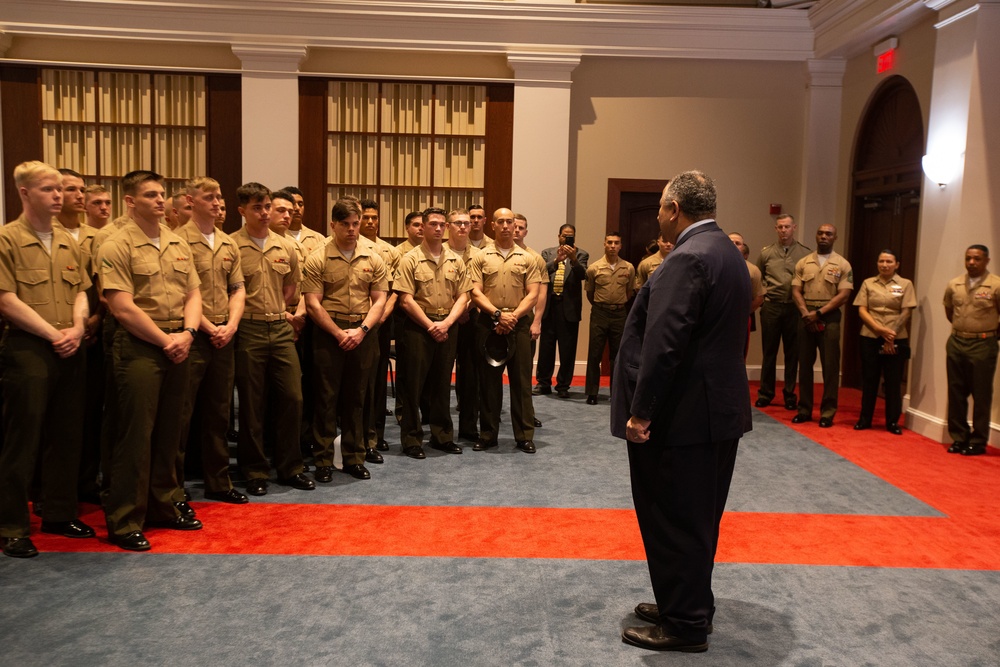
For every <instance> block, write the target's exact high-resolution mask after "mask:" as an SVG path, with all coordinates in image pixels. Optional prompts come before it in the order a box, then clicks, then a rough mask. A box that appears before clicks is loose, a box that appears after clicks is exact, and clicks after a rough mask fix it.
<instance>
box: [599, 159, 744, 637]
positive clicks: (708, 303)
mask: <svg viewBox="0 0 1000 667" xmlns="http://www.w3.org/2000/svg"><path fill="white" fill-rule="evenodd" d="M715 200H716V195H715V185H714V183H713V182H712V180H711V179H710V178H709V177H708V176H706V175H705V174H703V173H701V172H697V171H693V172H685V173H682V174H679V175H678V176H676V177H675V178H673V179H672V180H671V181H670V184H669V185H668V186H667V187H666V189H665V190H664V192H663V197H662V198H661V200H660V212H659V216H658V219H659V222H660V229H661V231H662V233H663V238H664V239H666V240H669V241H672V242H673V243H674V244H675V247H674V250H673V252H672V253H671V254H670V255H668V256H667V258H666V259H665V260H664V261H663V263H662V264H661V265H660V267H659V268H658V269H657V270H656V272H655V273H654V274H653V275H652V277H651V278H650V279H649V282H647V283H646V284H645V285H643V288H642V289H641V290H640V291H639V295H638V297H637V298H636V302H635V305H634V306H633V308H632V311H631V312H630V313H629V317H628V321H627V322H626V325H625V333H624V335H623V337H622V343H621V348H620V350H621V351H620V353H619V356H618V360H619V361H618V363H617V364H616V365H615V378H614V383H613V385H612V399H611V400H612V404H611V432H612V434H613V435H615V436H617V437H619V438H626V439H627V440H628V455H629V467H630V469H631V478H632V498H633V500H634V502H635V512H636V517H637V519H638V521H639V529H640V532H641V533H642V541H643V545H644V546H645V549H646V560H647V562H648V565H649V575H650V580H651V582H652V586H653V594H654V596H655V598H656V603H655V604H651V603H643V604H640V605H639V606H637V607H636V615H637V616H639V618H641V619H642V620H646V621H649V622H650V623H653V624H654V625H652V626H641V627H634V628H626V629H625V631H624V632H623V633H622V641H624V642H625V643H627V644H632V645H635V646H640V647H642V648H647V649H651V650H656V651H685V652H700V651H704V650H706V649H707V648H708V634H709V633H710V632H711V631H712V616H713V614H714V612H715V604H714V602H715V598H714V596H713V594H712V568H713V566H714V561H715V550H716V546H717V544H718V538H719V521H720V520H721V518H722V512H723V509H724V508H725V504H726V497H727V496H728V494H729V483H730V480H731V479H732V475H733V464H734V463H735V460H736V449H737V446H738V444H739V440H740V437H742V435H743V434H744V433H745V432H747V431H749V430H750V429H751V418H750V389H749V386H748V385H747V378H746V369H745V367H744V365H743V347H744V344H745V342H746V336H747V325H746V323H747V318H748V317H749V316H750V276H749V274H748V273H747V270H746V264H745V262H744V261H743V257H742V256H741V255H740V253H739V251H738V250H737V249H736V246H734V245H733V243H732V241H730V240H729V237H728V236H726V234H725V232H723V231H722V230H721V229H719V226H718V225H717V224H716V223H715V220H714V219H713V218H714V217H715Z"/></svg>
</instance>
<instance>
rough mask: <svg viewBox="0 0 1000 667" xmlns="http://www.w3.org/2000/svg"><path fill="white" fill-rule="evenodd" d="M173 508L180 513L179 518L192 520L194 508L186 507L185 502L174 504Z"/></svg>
mask: <svg viewBox="0 0 1000 667" xmlns="http://www.w3.org/2000/svg"><path fill="white" fill-rule="evenodd" d="M174 507H176V508H177V511H178V512H180V513H181V516H186V517H187V518H189V519H193V518H194V508H193V507H191V506H190V505H188V504H187V502H186V501H181V502H177V503H174Z"/></svg>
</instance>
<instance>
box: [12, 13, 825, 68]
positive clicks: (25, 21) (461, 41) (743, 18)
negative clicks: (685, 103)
mask: <svg viewBox="0 0 1000 667" xmlns="http://www.w3.org/2000/svg"><path fill="white" fill-rule="evenodd" d="M0 30H6V31H7V32H10V33H12V34H14V35H15V36H16V35H34V36H63V37H74V38H100V39H121V40H158V41H167V42H192V41H193V42H209V43H212V42H215V43H227V44H231V43H243V44H253V43H261V44H268V43H274V41H275V37H276V36H293V37H294V41H295V43H296V44H301V45H304V46H306V47H309V48H337V47H350V48H366V49H401V50H408V51H414V50H415V51H421V50H423V51H448V52H485V53H508V52H511V51H519V52H520V51H527V52H530V51H557V52H563V53H578V54H580V55H591V56H631V57H652V58H663V57H667V58H706V59H754V60H785V61H795V60H800V61H801V60H805V59H806V58H809V57H812V45H813V34H812V27H811V25H810V23H809V17H808V15H807V12H804V11H801V10H792V9H789V10H783V9H755V8H720V7H671V6H649V5H614V6H608V5H587V4H548V3H545V2H515V1H508V2H503V1H497V0H479V1H469V0H462V1H458V0H435V1H428V2H404V1H398V0H397V1H389V0H372V1H368V2H360V1H354V0H287V1H286V2H282V3H280V6H279V5H276V4H275V3H274V2H273V0H204V1H196V0H178V1H176V2H167V1H166V0H159V1H156V0H153V1H147V2H142V3H135V2H132V1H131V0H3V14H2V18H0Z"/></svg>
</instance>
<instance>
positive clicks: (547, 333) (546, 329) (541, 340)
mask: <svg viewBox="0 0 1000 667" xmlns="http://www.w3.org/2000/svg"><path fill="white" fill-rule="evenodd" d="M543 287H544V285H543ZM564 298H565V297H561V296H555V295H554V294H551V293H550V294H549V299H552V300H553V302H552V303H551V304H549V306H548V311H549V312H547V313H546V314H545V316H544V317H543V318H542V333H541V335H540V336H539V337H538V366H537V367H536V368H535V379H536V380H537V381H538V384H539V385H541V386H543V387H551V386H552V372H553V371H554V370H555V367H556V346H557V345H558V346H559V373H558V375H556V389H557V390H559V389H569V386H570V384H572V382H573V371H574V370H575V369H576V341H577V338H578V336H579V333H580V323H579V322H570V321H568V320H567V319H566V317H565V316H564V314H563V307H562V305H561V304H560V303H559V300H560V299H564Z"/></svg>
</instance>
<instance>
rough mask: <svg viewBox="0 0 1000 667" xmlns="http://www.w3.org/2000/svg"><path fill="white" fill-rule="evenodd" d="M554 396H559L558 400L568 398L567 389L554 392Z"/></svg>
mask: <svg viewBox="0 0 1000 667" xmlns="http://www.w3.org/2000/svg"><path fill="white" fill-rule="evenodd" d="M556 395H557V396H559V398H569V389H560V390H559V391H557V392H556Z"/></svg>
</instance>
